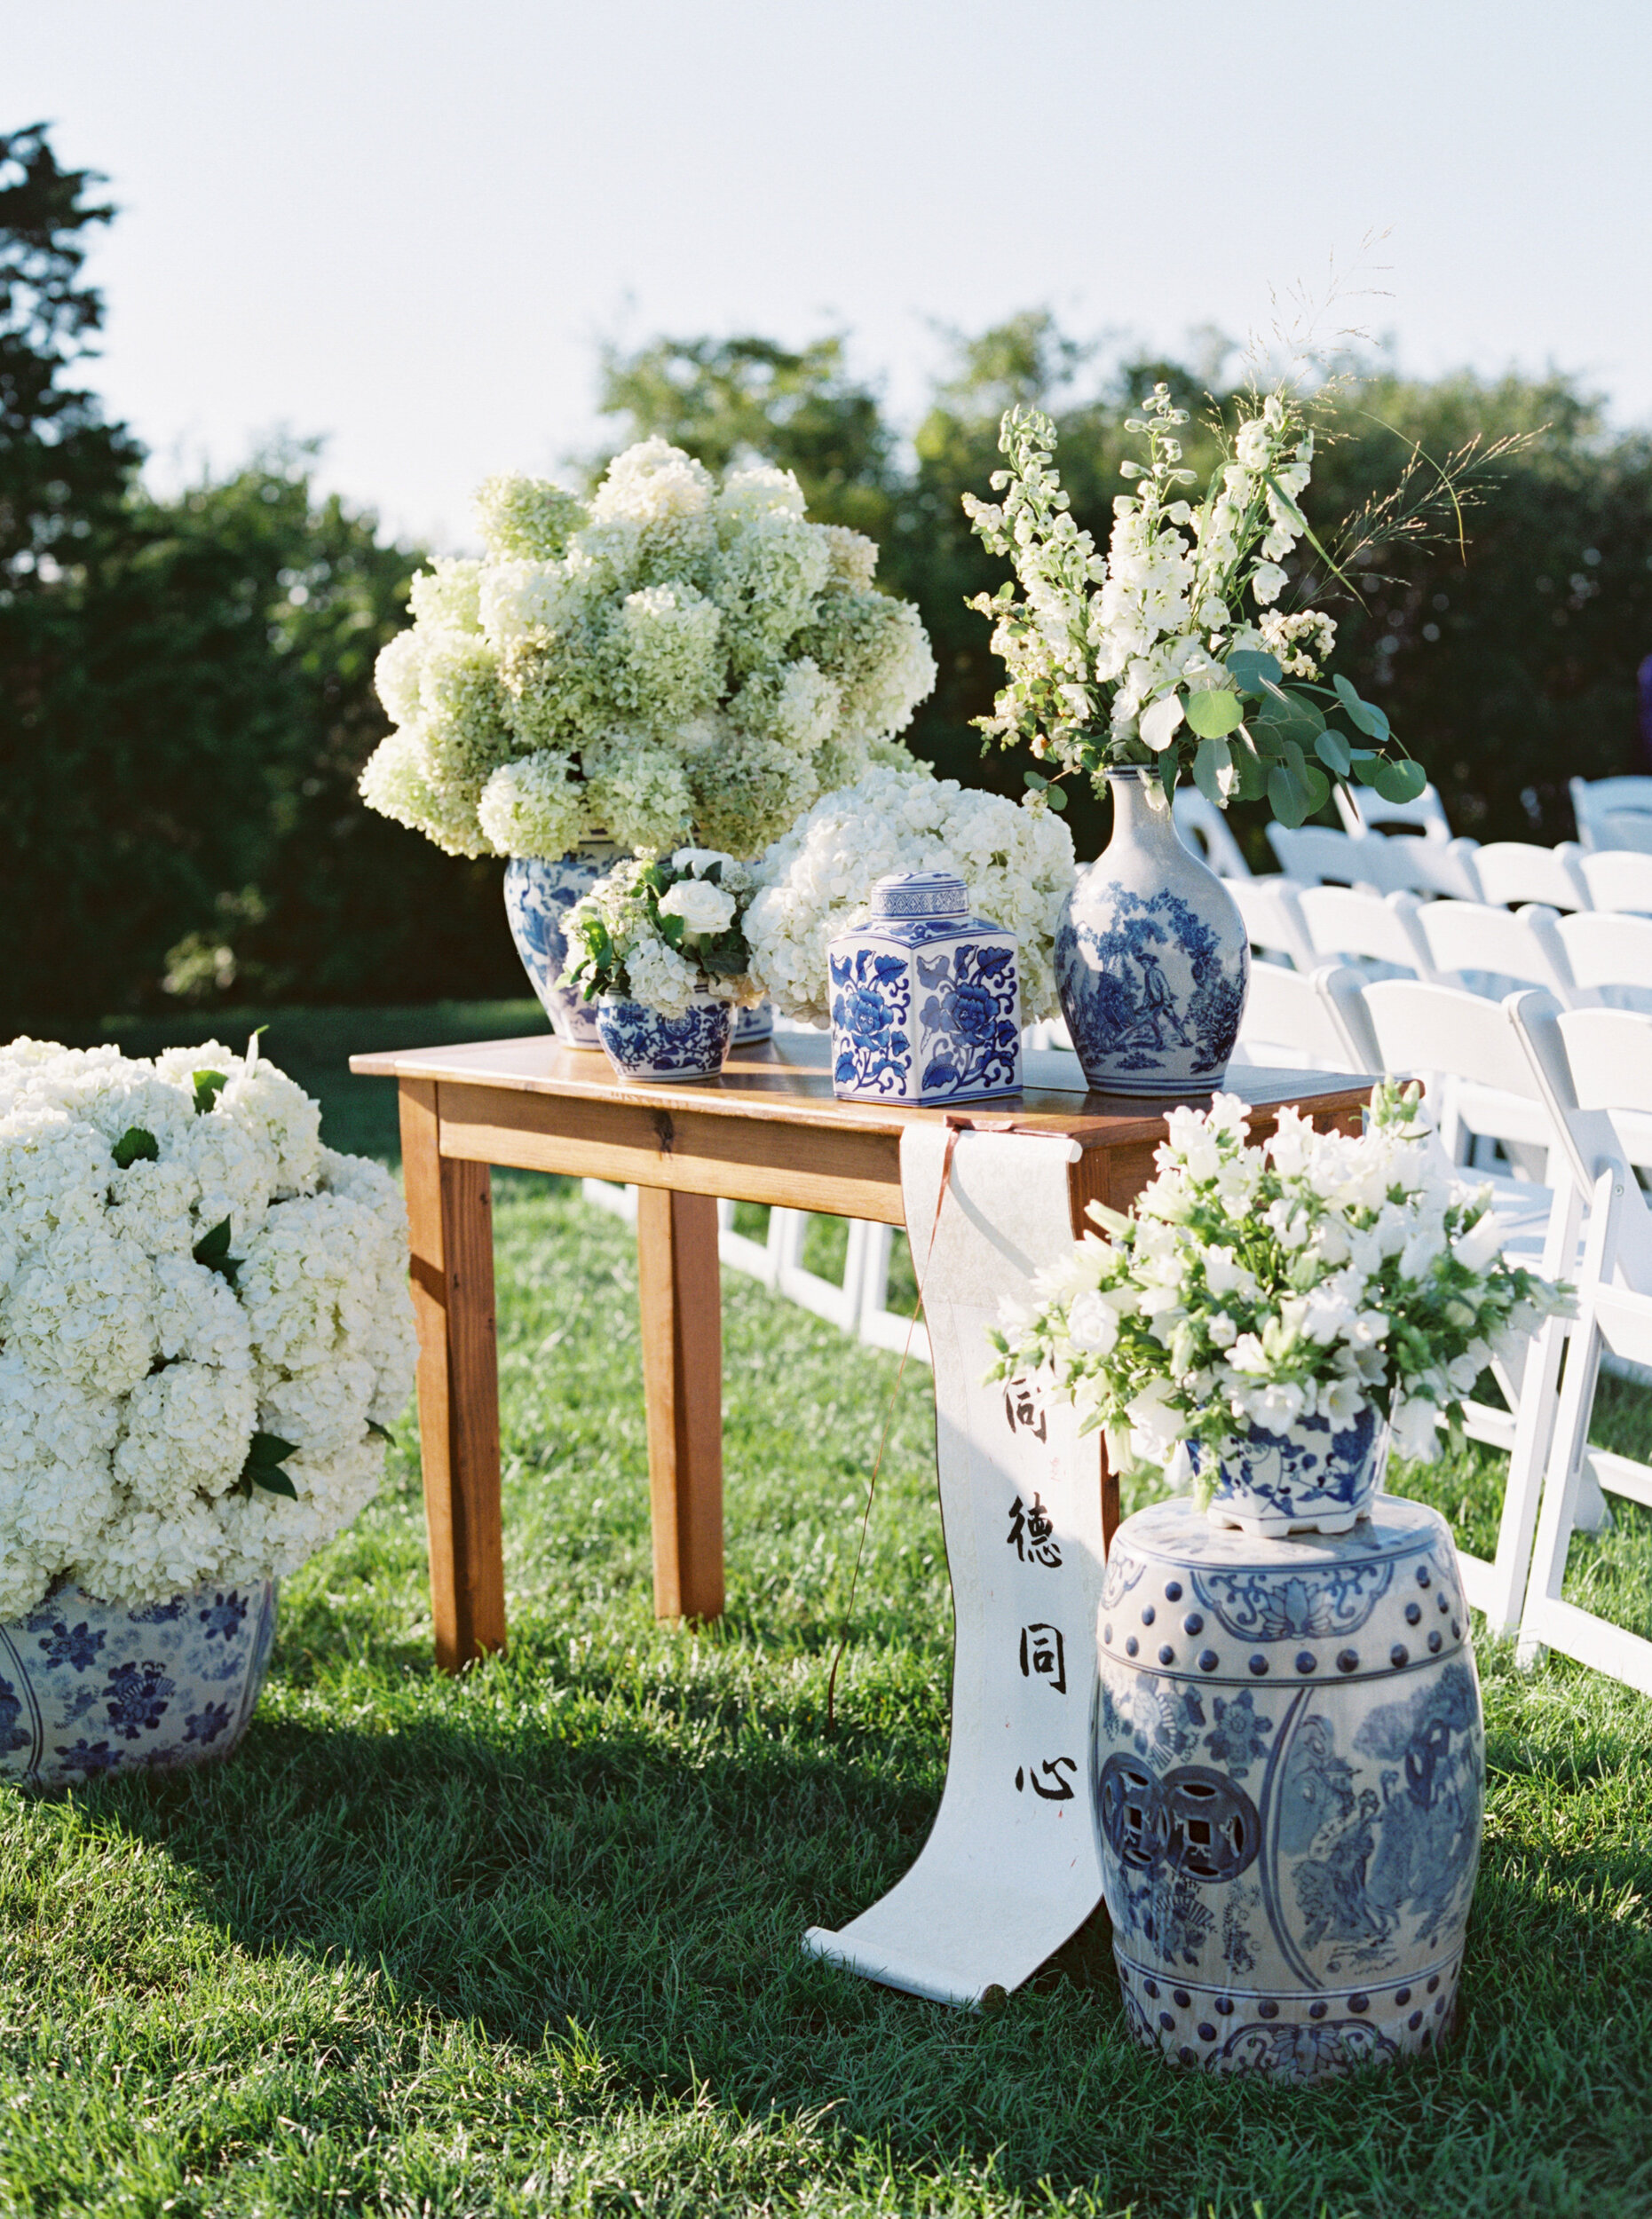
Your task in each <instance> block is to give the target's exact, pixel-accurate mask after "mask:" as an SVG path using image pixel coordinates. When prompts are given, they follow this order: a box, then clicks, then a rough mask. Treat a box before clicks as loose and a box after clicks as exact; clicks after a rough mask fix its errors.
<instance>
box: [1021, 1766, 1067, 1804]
mask: <svg viewBox="0 0 1652 2219" xmlns="http://www.w3.org/2000/svg"><path fill="white" fill-rule="evenodd" d="M1063 1765H1065V1766H1066V1768H1067V1770H1068V1771H1069V1772H1070V1773H1072V1774H1073V1775H1074V1777H1075V1778H1076V1777H1077V1775H1078V1771H1079V1765H1078V1759H1077V1758H1076V1757H1046V1758H1045V1759H1044V1762H1043V1763H1042V1764H1041V1765H1032V1766H1029V1767H1027V1768H1026V1770H1025V1771H1024V1770H1023V1768H1022V1766H1021V1765H1016V1794H1017V1795H1020V1794H1021V1793H1022V1792H1023V1784H1025V1786H1026V1787H1028V1788H1031V1789H1032V1792H1033V1794H1034V1795H1035V1796H1038V1797H1041V1798H1042V1800H1043V1801H1044V1802H1046V1803H1071V1801H1072V1783H1071V1781H1067V1780H1063V1778H1062V1766H1063ZM1039 1773H1044V1775H1045V1779H1046V1780H1047V1781H1048V1782H1049V1785H1048V1786H1046V1785H1045V1781H1043V1780H1040V1779H1039Z"/></svg>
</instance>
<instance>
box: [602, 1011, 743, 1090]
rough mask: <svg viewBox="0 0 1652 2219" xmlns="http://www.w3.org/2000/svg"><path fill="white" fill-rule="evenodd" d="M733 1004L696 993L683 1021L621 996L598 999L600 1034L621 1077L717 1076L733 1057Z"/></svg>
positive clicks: (673, 1077)
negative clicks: (730, 1049)
mask: <svg viewBox="0 0 1652 2219" xmlns="http://www.w3.org/2000/svg"><path fill="white" fill-rule="evenodd" d="M733 1020H734V1011H733V1007H732V1005H731V1004H730V1003H728V1002H726V1001H719V1000H717V999H716V998H715V995H712V994H705V993H700V994H696V995H695V997H694V999H692V1001H691V1002H690V1004H689V1006H688V1007H687V1009H686V1010H684V1013H683V1015H681V1016H680V1017H668V1016H667V1015H666V1014H665V1012H664V1010H662V1009H654V1008H652V1007H650V1006H649V1004H648V1003H647V1002H641V1001H628V1000H627V999H626V998H625V997H624V996H623V995H622V994H599V995H598V996H597V1032H598V1034H599V1035H600V1037H601V1042H602V1046H604V1047H605V1048H606V1049H607V1051H608V1061H609V1062H611V1063H612V1064H613V1067H614V1069H615V1070H616V1071H618V1072H619V1074H620V1078H647V1079H661V1078H665V1079H678V1078H716V1077H717V1075H718V1073H719V1072H720V1071H721V1070H722V1069H723V1064H724V1062H726V1060H727V1058H728V1053H729V1046H730V1042H731V1037H732V1034H733V1031H734V1022H733Z"/></svg>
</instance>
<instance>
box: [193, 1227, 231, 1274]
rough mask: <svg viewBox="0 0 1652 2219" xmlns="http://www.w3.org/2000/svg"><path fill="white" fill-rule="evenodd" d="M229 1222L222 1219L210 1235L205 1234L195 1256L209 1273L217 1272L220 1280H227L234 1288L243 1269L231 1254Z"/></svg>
mask: <svg viewBox="0 0 1652 2219" xmlns="http://www.w3.org/2000/svg"><path fill="white" fill-rule="evenodd" d="M229 1235H230V1221H229V1220H228V1219H227V1218H220V1219H219V1220H218V1221H217V1224H216V1225H215V1226H214V1227H213V1228H212V1230H211V1231H210V1232H209V1233H203V1234H202V1236H201V1238H200V1239H199V1240H198V1241H197V1242H196V1243H195V1248H194V1256H195V1261H196V1262H197V1263H198V1264H204V1265H205V1266H206V1267H207V1269H208V1270H209V1271H216V1272H217V1274H218V1275H219V1277H220V1278H223V1279H227V1280H228V1281H229V1283H230V1284H231V1286H232V1287H233V1285H234V1283H235V1274H236V1273H237V1272H238V1271H239V1270H240V1269H241V1265H240V1264H239V1263H238V1262H237V1260H235V1258H234V1257H233V1256H232V1255H231V1254H230V1252H229Z"/></svg>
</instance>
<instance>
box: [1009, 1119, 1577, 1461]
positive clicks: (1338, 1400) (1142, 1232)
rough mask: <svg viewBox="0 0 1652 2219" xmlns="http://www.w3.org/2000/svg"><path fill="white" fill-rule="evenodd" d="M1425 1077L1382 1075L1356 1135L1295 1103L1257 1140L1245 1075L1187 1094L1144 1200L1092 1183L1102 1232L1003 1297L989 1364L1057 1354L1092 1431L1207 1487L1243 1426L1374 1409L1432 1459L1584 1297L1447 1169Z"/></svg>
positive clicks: (1406, 1451) (1056, 1369) (1405, 1450)
mask: <svg viewBox="0 0 1652 2219" xmlns="http://www.w3.org/2000/svg"><path fill="white" fill-rule="evenodd" d="M1417 1098H1418V1097H1417V1089H1416V1088H1415V1087H1411V1088H1408V1089H1407V1090H1406V1092H1405V1093H1404V1094H1400V1093H1398V1092H1397V1091H1396V1090H1395V1087H1394V1086H1392V1085H1385V1086H1382V1087H1381V1088H1379V1090H1378V1092H1377V1093H1376V1094H1375V1095H1374V1096H1373V1097H1372V1105H1371V1111H1370V1114H1369V1117H1368V1120H1367V1125H1366V1129H1365V1131H1364V1132H1363V1134H1360V1135H1358V1136H1348V1135H1346V1134H1342V1133H1319V1132H1316V1130H1315V1128H1314V1127H1313V1125H1311V1124H1309V1123H1308V1120H1307V1119H1306V1118H1304V1117H1301V1116H1300V1114H1299V1113H1298V1112H1297V1111H1296V1110H1294V1109H1289V1108H1286V1109H1282V1110H1281V1111H1280V1112H1279V1121H1278V1128H1277V1132H1276V1133H1275V1134H1274V1136H1273V1137H1272V1138H1271V1139H1270V1140H1269V1141H1267V1142H1266V1143H1265V1144H1262V1145H1253V1144H1251V1143H1250V1142H1249V1141H1248V1140H1247V1138H1246V1133H1245V1118H1246V1116H1247V1114H1248V1110H1247V1106H1246V1104H1245V1102H1243V1101H1241V1100H1240V1099H1239V1097H1238V1096H1237V1095H1234V1094H1217V1095H1216V1096H1215V1098H1214V1100H1213V1104H1212V1106H1211V1108H1210V1109H1208V1110H1203V1111H1202V1110H1195V1109H1173V1110H1172V1111H1170V1113H1169V1115H1168V1117H1167V1120H1166V1122H1167V1124H1168V1126H1169V1138H1168V1139H1167V1140H1166V1141H1164V1142H1162V1143H1161V1145H1160V1147H1159V1149H1158V1157H1157V1172H1158V1175H1157V1177H1156V1178H1155V1179H1154V1180H1153V1181H1152V1183H1151V1184H1150V1186H1149V1187H1147V1188H1145V1189H1144V1191H1143V1192H1142V1194H1141V1195H1140V1196H1138V1197H1137V1199H1136V1202H1135V1204H1134V1209H1133V1211H1132V1212H1131V1214H1130V1215H1129V1216H1127V1217H1126V1216H1124V1215H1121V1214H1120V1213H1119V1212H1117V1211H1114V1210H1109V1209H1106V1208H1104V1207H1103V1206H1102V1205H1101V1204H1096V1203H1092V1204H1090V1211H1089V1214H1090V1216H1091V1217H1092V1219H1093V1220H1095V1223H1096V1224H1097V1225H1099V1226H1100V1227H1101V1228H1103V1234H1104V1236H1105V1237H1103V1236H1101V1235H1098V1234H1095V1233H1087V1234H1086V1235H1085V1236H1084V1237H1083V1239H1082V1240H1081V1241H1080V1242H1079V1243H1078V1244H1077V1245H1076V1247H1075V1249H1074V1251H1073V1253H1072V1255H1071V1257H1070V1258H1069V1259H1068V1260H1066V1261H1064V1262H1063V1263H1062V1264H1061V1265H1060V1266H1058V1267H1055V1269H1053V1270H1051V1271H1049V1272H1047V1273H1046V1274H1044V1275H1042V1277H1041V1278H1040V1280H1039V1283H1038V1293H1037V1299H1036V1300H1035V1301H1034V1302H1033V1304H1032V1306H1031V1307H1027V1308H1024V1309H1022V1310H1016V1311H1009V1310H1007V1311H1006V1313H1005V1316H1004V1319H1003V1330H1002V1331H1000V1332H995V1333H993V1334H992V1340H993V1342H994V1344H995V1346H996V1347H997V1349H998V1351H999V1359H998V1362H997V1363H996V1364H995V1365H994V1366H993V1368H992V1377H994V1378H1008V1377H1013V1376H1016V1375H1017V1374H1019V1373H1021V1372H1023V1371H1024V1370H1036V1369H1038V1368H1039V1367H1046V1368H1047V1370H1048V1371H1049V1372H1050V1373H1051V1374H1053V1376H1054V1378H1055V1384H1056V1386H1057V1387H1058V1389H1059V1390H1060V1391H1061V1392H1062V1393H1063V1394H1067V1395H1070V1396H1071V1398H1072V1400H1073V1402H1074V1403H1075V1404H1076V1406H1077V1407H1078V1409H1079V1411H1080V1412H1081V1413H1082V1415H1083V1423H1084V1429H1085V1430H1087V1431H1088V1430H1092V1429H1093V1428H1095V1426H1097V1425H1103V1426H1105V1427H1106V1428H1107V1431H1108V1434H1109V1438H1110V1441H1111V1442H1113V1444H1114V1445H1115V1446H1116V1448H1117V1449H1118V1451H1119V1452H1120V1455H1121V1457H1122V1459H1123V1460H1125V1461H1126V1462H1130V1463H1135V1464H1145V1465H1160V1466H1163V1467H1164V1469H1165V1471H1166V1477H1167V1478H1168V1479H1169V1481H1171V1483H1172V1484H1173V1485H1177V1484H1184V1483H1185V1482H1186V1481H1187V1479H1188V1478H1189V1476H1190V1474H1191V1473H1192V1472H1193V1470H1194V1467H1195V1466H1196V1465H1197V1466H1198V1470H1199V1473H1200V1475H1201V1483H1202V1488H1204V1489H1207V1487H1208V1480H1209V1474H1210V1472H1211V1470H1212V1467H1213V1465H1217V1464H1219V1463H1221V1461H1222V1460H1223V1458H1224V1456H1225V1455H1226V1454H1228V1453H1231V1451H1232V1450H1233V1449H1234V1448H1235V1445H1236V1441H1237V1439H1239V1438H1241V1437H1242V1436H1243V1435H1244V1434H1245V1433H1246V1431H1247V1430H1248V1429H1253V1428H1260V1429H1261V1430H1262V1431H1264V1432H1267V1433H1274V1434H1280V1433H1284V1431H1286V1429H1288V1428H1290V1427H1292V1426H1294V1425H1300V1424H1301V1423H1302V1422H1304V1421H1312V1420H1315V1419H1323V1420H1324V1421H1326V1422H1327V1425H1328V1430H1329V1433H1331V1434H1332V1436H1334V1435H1336V1434H1338V1433H1344V1432H1346V1431H1347V1430H1348V1429H1349V1428H1350V1427H1352V1426H1353V1425H1355V1424H1356V1421H1358V1420H1359V1419H1360V1417H1361V1416H1362V1414H1363V1412H1364V1411H1365V1410H1368V1409H1371V1410H1375V1411H1376V1412H1378V1413H1379V1416H1380V1417H1383V1418H1386V1419H1388V1420H1390V1421H1391V1423H1392V1427H1393V1435H1392V1437H1393V1441H1394V1446H1395V1449H1396V1451H1397V1452H1398V1453H1399V1454H1400V1455H1401V1456H1403V1457H1411V1458H1414V1459H1417V1460H1419V1461H1422V1462H1429V1461H1432V1460H1433V1459H1434V1457H1435V1456H1436V1455H1437V1454H1438V1451H1439V1444H1440V1440H1441V1433H1440V1425H1441V1421H1442V1420H1443V1421H1444V1422H1445V1425H1446V1427H1447V1429H1448V1432H1449V1433H1452V1434H1454V1435H1456V1436H1457V1437H1459V1438H1460V1428H1461V1425H1462V1417H1463V1410H1462V1402H1463V1397H1464V1396H1465V1395H1466V1394H1469V1393H1470V1392H1471V1391H1472V1389H1473V1387H1474V1382H1475V1380H1476V1379H1477V1378H1479V1377H1480V1375H1481V1373H1482V1371H1483V1370H1485V1369H1486V1368H1487V1366H1488V1365H1489V1364H1490V1363H1491V1362H1492V1361H1493V1360H1494V1359H1497V1360H1499V1361H1503V1362H1507V1361H1508V1360H1509V1359H1510V1358H1511V1357H1513V1356H1514V1354H1515V1353H1516V1352H1517V1350H1518V1347H1519V1346H1520V1342H1521V1339H1522V1336H1523V1335H1526V1334H1529V1332H1531V1331H1533V1330H1534V1329H1535V1327H1536V1326H1537V1323H1538V1322H1539V1320H1540V1319H1541V1318H1542V1317H1544V1316H1545V1315H1549V1314H1551V1313H1555V1312H1561V1311H1563V1310H1565V1309H1566V1308H1567V1307H1568V1302H1567V1299H1566V1294H1565V1291H1564V1290H1562V1289H1560V1288H1557V1287H1554V1286H1552V1285H1551V1284H1549V1283H1547V1282H1546V1281H1545V1280H1542V1279H1539V1278H1537V1276H1536V1275H1534V1274H1532V1273H1530V1272H1528V1271H1526V1270H1524V1269H1522V1268H1521V1267H1517V1266H1514V1265H1511V1264H1509V1263H1507V1262H1506V1261H1505V1260H1504V1258H1503V1256H1502V1255H1501V1253H1500V1250H1499V1236H1498V1228H1497V1224H1496V1221H1495V1220H1494V1219H1493V1217H1492V1216H1491V1214H1490V1188H1485V1187H1482V1188H1478V1189H1476V1188H1470V1187H1467V1186H1465V1185H1464V1184H1462V1183H1461V1182H1460V1181H1458V1180H1456V1179H1454V1178H1453V1177H1452V1176H1450V1169H1449V1166H1447V1165H1445V1160H1444V1157H1443V1155H1442V1154H1441V1153H1440V1151H1439V1148H1438V1143H1437V1141H1435V1137H1434V1135H1433V1134H1432V1133H1430V1132H1429V1131H1428V1130H1427V1127H1426V1126H1424V1125H1420V1124H1419V1122H1418V1121H1417V1117H1416V1114H1415V1110H1416V1102H1417Z"/></svg>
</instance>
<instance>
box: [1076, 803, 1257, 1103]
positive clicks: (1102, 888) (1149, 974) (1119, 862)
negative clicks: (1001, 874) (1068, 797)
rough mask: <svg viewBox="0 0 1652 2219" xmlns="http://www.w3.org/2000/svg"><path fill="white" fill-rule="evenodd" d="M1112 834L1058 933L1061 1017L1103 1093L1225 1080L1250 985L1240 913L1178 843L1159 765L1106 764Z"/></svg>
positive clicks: (1198, 1090)
mask: <svg viewBox="0 0 1652 2219" xmlns="http://www.w3.org/2000/svg"><path fill="white" fill-rule="evenodd" d="M1107 783H1108V786H1109V789H1110V790H1111V794H1112V798H1113V835H1112V838H1111V841H1109V843H1108V846H1107V851H1106V853H1105V854H1104V855H1103V856H1102V857H1100V858H1099V860H1098V861H1096V862H1095V863H1091V864H1087V865H1085V867H1084V868H1083V869H1082V870H1081V871H1080V872H1079V875H1078V878H1077V880H1076V881H1075V883H1074V886H1073V889H1072V892H1071V894H1070V895H1069V896H1068V897H1067V900H1066V902H1065V904H1063V910H1062V914H1061V921H1060V923H1059V925H1058V926H1057V928H1056V933H1055V982H1056V985H1057V987H1058V989H1059V991H1060V994H1061V1007H1062V1015H1063V1016H1064V1017H1065V1018H1066V1020H1067V1030H1068V1031H1069V1032H1070V1033H1071V1036H1072V1045H1073V1046H1074V1047H1075V1048H1076V1049H1077V1050H1078V1052H1079V1062H1080V1064H1082V1066H1083V1068H1084V1076H1085V1078H1086V1080H1087V1083H1088V1084H1089V1086H1092V1087H1093V1088H1095V1091H1096V1092H1097V1093H1099V1094H1206V1093H1209V1092H1210V1091H1211V1090H1212V1089H1213V1088H1215V1087H1217V1086H1221V1082H1222V1079H1223V1078H1224V1077H1225V1076H1226V1074H1227V1069H1228V1059H1229V1056H1230V1055H1231V1054H1232V1053H1233V1044H1234V1041H1235V1040H1236V1039H1237V1037H1238V1031H1239V1020H1240V1018H1241V1017H1242V1016H1243V1015H1244V1013H1245V992H1246V991H1247V989H1248V987H1249V984H1250V975H1251V951H1250V944H1249V941H1248V939H1247V937H1246V935H1245V923H1244V920H1243V919H1242V918H1241V917H1240V915H1239V912H1238V908H1237V904H1235V902H1234V899H1233V896H1232V895H1230V894H1229V891H1228V889H1227V888H1226V887H1225V886H1224V885H1223V884H1222V882H1221V880H1220V879H1219V878H1218V877H1217V876H1216V875H1215V873H1214V872H1213V871H1210V870H1207V869H1206V868H1205V865H1204V864H1203V863H1202V862H1201V861H1200V860H1199V858H1198V857H1197V856H1196V855H1194V854H1192V853H1191V852H1190V849H1187V848H1185V847H1184V846H1183V845H1182V838H1181V835H1180V833H1178V832H1177V830H1176V825H1175V819H1174V817H1173V815H1172V814H1171V809H1170V802H1169V798H1168V796H1167V795H1166V793H1165V790H1164V787H1163V786H1162V785H1161V784H1160V782H1159V779H1158V774H1157V772H1155V771H1151V770H1110V771H1109V772H1108V774H1107Z"/></svg>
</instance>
